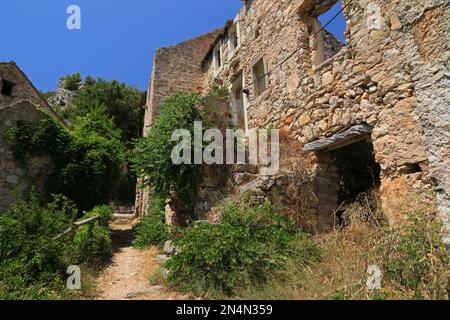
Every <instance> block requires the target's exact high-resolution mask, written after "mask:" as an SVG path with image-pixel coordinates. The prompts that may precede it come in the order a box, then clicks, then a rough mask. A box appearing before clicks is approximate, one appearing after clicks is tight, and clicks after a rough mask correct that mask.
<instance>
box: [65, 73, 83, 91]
mask: <svg viewBox="0 0 450 320" xmlns="http://www.w3.org/2000/svg"><path fill="white" fill-rule="evenodd" d="M59 82H60V86H61V87H62V88H63V89H66V90H69V91H77V90H78V89H80V87H81V85H82V83H83V79H82V77H81V74H80V73H79V72H78V73H75V74H71V75H67V76H65V77H61V78H60V79H59Z"/></svg>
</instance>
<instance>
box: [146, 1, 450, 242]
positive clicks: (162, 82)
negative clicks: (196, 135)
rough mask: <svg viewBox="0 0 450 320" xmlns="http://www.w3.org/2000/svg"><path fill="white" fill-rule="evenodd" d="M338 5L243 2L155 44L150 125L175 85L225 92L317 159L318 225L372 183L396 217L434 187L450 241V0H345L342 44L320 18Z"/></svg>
mask: <svg viewBox="0 0 450 320" xmlns="http://www.w3.org/2000/svg"><path fill="white" fill-rule="evenodd" d="M337 2H338V1H337V0H247V1H244V5H243V7H242V8H241V10H240V11H239V12H238V14H237V16H236V18H235V19H234V20H230V21H228V22H227V23H226V25H225V27H224V28H223V29H221V30H218V31H215V32H213V33H209V34H207V35H205V36H202V37H199V38H196V39H193V40H190V41H187V42H184V43H182V44H180V45H178V46H174V47H169V48H164V49H158V50H157V52H156V55H155V62H154V67H153V75H152V80H151V83H150V88H149V94H148V101H147V108H146V122H145V124H146V126H148V125H149V124H151V121H152V117H153V116H154V115H155V113H156V112H157V105H158V102H159V101H161V99H163V98H165V97H168V96H169V95H171V94H173V93H174V92H176V91H196V92H201V93H206V92H208V91H209V89H210V88H211V87H213V86H221V87H223V88H227V89H228V90H229V93H230V106H229V111H230V122H231V123H232V124H233V125H236V126H238V127H240V128H242V129H243V130H245V131H246V132H248V131H249V130H250V129H252V128H267V127H270V126H276V127H278V128H280V129H281V130H282V131H283V132H285V133H286V134H287V135H288V136H289V137H291V138H292V139H294V140H295V141H296V142H298V143H299V144H300V145H301V146H302V150H301V152H299V153H298V157H299V158H301V157H307V156H311V157H313V166H312V167H311V172H310V174H311V176H312V180H311V183H312V185H311V188H312V190H313V192H314V194H315V196H316V200H315V201H313V203H312V204H310V205H309V207H308V208H307V210H306V211H307V214H308V215H310V216H311V217H315V218H316V224H317V225H316V227H317V228H318V229H326V228H327V227H329V226H331V225H332V224H333V223H334V219H335V216H334V213H336V210H337V209H338V207H339V205H340V204H341V203H342V202H344V201H348V200H352V199H353V198H354V197H355V195H356V194H358V193H359V192H364V191H367V190H368V189H370V188H377V189H379V190H380V194H381V199H382V204H383V208H384V211H385V212H386V214H387V216H388V217H389V218H390V219H391V221H393V222H395V221H396V220H399V219H401V217H397V216H396V212H395V208H396V204H397V203H398V202H399V201H400V202H401V201H402V198H403V197H404V196H405V193H406V192H407V190H410V189H413V190H414V189H417V190H427V191H428V190H429V191H430V192H434V193H435V194H436V197H435V199H436V206H437V208H438V212H439V214H440V216H441V217H442V220H443V222H444V225H445V228H446V238H445V241H446V244H447V245H450V108H449V107H450V62H449V61H450V60H449V57H450V48H449V46H450V24H449V21H450V2H448V1H447V0H419V1H414V2H411V1H406V0H342V9H343V14H344V16H345V20H346V32H345V38H346V41H345V42H346V44H345V45H344V44H341V43H339V42H338V41H337V40H336V39H335V38H334V37H333V36H332V35H331V34H330V33H328V32H327V31H326V30H323V29H322V25H321V23H320V22H319V20H318V17H319V16H321V15H322V14H324V13H326V12H327V11H328V10H330V8H331V7H332V6H333V5H335V4H336V3H337ZM253 178H255V179H256V180H254V181H252V182H250V183H253V184H254V185H255V184H256V185H258V184H260V185H264V187H262V189H264V190H263V191H267V190H269V189H272V188H275V187H276V186H277V184H279V183H278V182H277V181H272V179H274V178H270V177H269V178H267V177H258V173H256V174H255V176H254V177H253ZM258 179H259V180H258ZM255 181H256V182H255ZM342 185H345V187H346V188H345V190H344V189H343V188H342ZM286 197H289V195H286ZM403 200H404V199H403ZM147 202H148V197H147V196H145V192H144V193H143V194H141V195H140V197H138V207H139V208H141V210H142V208H144V210H143V211H142V212H145V204H146V203H147ZM142 212H141V213H142Z"/></svg>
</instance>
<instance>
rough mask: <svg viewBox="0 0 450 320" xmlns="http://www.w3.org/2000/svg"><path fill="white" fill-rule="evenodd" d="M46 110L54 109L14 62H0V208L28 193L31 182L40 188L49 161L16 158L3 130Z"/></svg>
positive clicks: (32, 120) (34, 118) (32, 119)
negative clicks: (27, 162)
mask: <svg viewBox="0 0 450 320" xmlns="http://www.w3.org/2000/svg"><path fill="white" fill-rule="evenodd" d="M40 111H46V112H48V113H50V114H53V115H55V116H56V114H55V112H54V110H53V109H52V108H51V107H50V106H49V105H48V104H47V102H46V101H45V100H44V99H42V98H41V96H40V94H39V91H38V90H37V89H36V88H35V87H34V86H33V84H32V83H31V81H30V80H29V79H28V78H27V76H26V75H25V74H24V73H23V72H22V70H20V68H19V67H18V66H17V65H16V63H15V62H0V211H1V210H4V209H6V208H7V207H8V206H9V205H11V203H13V202H14V201H15V200H16V199H17V196H20V195H22V194H25V193H27V192H28V191H29V190H30V188H31V186H33V185H34V186H36V187H37V188H42V187H43V183H44V182H45V177H46V175H47V174H48V170H49V166H50V161H49V159H48V158H46V157H33V158H32V159H30V161H29V165H28V166H24V165H23V164H22V163H21V162H20V161H17V160H15V158H14V155H13V150H12V148H11V145H10V143H8V141H7V139H6V137H5V133H6V132H7V130H8V129H10V128H12V127H14V126H15V125H16V124H17V122H18V121H26V122H29V123H38V122H39V120H40V119H41V116H42V113H41V112H40Z"/></svg>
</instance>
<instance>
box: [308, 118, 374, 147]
mask: <svg viewBox="0 0 450 320" xmlns="http://www.w3.org/2000/svg"><path fill="white" fill-rule="evenodd" d="M372 130H373V127H371V126H369V125H367V124H361V125H356V126H353V127H351V128H349V129H347V130H345V131H342V132H339V133H336V134H335V135H333V136H331V137H329V138H325V139H320V140H316V141H313V142H311V143H308V144H306V145H305V147H304V151H307V152H309V151H321V150H325V149H336V148H338V147H342V146H345V145H348V144H350V143H353V142H357V141H360V140H363V139H365V138H367V137H369V136H370V134H371V133H372Z"/></svg>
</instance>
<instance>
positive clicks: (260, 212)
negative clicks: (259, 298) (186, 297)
mask: <svg viewBox="0 0 450 320" xmlns="http://www.w3.org/2000/svg"><path fill="white" fill-rule="evenodd" d="M298 237H305V235H303V234H302V233H301V232H300V231H299V230H298V228H297V227H296V226H295V224H294V223H293V222H292V221H291V220H290V219H289V218H286V217H282V216H280V215H278V214H277V213H276V212H275V210H274V208H273V207H272V206H271V205H269V204H266V205H265V206H264V207H262V208H253V207H248V206H245V205H242V204H238V203H233V204H231V205H229V206H227V207H226V208H224V212H223V221H222V223H220V224H217V225H213V224H209V223H200V224H198V225H197V226H196V227H195V228H192V229H189V230H187V231H186V232H185V234H184V235H182V236H181V238H179V239H178V240H176V241H175V246H176V247H178V248H179V249H180V252H179V253H178V254H177V255H175V256H174V257H173V258H171V259H170V260H169V261H168V262H167V263H166V268H167V269H169V270H170V272H169V277H168V281H169V283H171V284H173V285H175V286H178V287H180V288H182V289H185V290H193V291H195V292H219V293H224V294H227V295H230V294H233V293H234V292H236V290H238V289H239V288H242V287H245V286H250V285H253V284H261V283H264V282H265V281H266V280H267V279H268V277H269V276H270V275H271V274H273V273H276V272H282V270H283V268H284V261H285V259H286V258H287V257H288V256H291V255H292V254H294V253H295V252H298V251H297V250H296V249H295V246H294V244H295V243H297V238H298ZM317 252H318V250H317V248H316V247H315V246H314V245H311V246H309V247H308V250H306V251H304V252H303V253H302V254H304V261H305V262H307V261H308V259H309V258H310V256H312V255H316V254H317Z"/></svg>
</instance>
